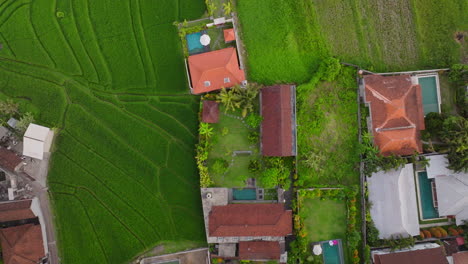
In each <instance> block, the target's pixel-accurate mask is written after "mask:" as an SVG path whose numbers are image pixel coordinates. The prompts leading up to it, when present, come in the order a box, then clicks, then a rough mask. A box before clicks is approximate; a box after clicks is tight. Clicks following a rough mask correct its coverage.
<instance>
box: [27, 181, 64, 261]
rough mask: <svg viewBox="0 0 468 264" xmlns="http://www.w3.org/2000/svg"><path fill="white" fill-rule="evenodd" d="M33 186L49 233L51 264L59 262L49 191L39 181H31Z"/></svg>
mask: <svg viewBox="0 0 468 264" xmlns="http://www.w3.org/2000/svg"><path fill="white" fill-rule="evenodd" d="M31 187H32V188H33V192H34V194H35V195H36V197H37V198H38V199H39V204H40V206H41V211H42V216H43V220H44V221H43V223H41V224H42V225H44V227H45V230H46V234H47V245H48V247H49V264H59V263H60V262H59V259H58V250H57V243H56V240H55V229H54V223H53V214H52V212H51V210H50V200H49V193H48V191H47V188H46V187H43V186H41V185H40V184H39V183H37V182H31Z"/></svg>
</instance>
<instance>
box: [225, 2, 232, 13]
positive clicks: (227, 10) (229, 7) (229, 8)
mask: <svg viewBox="0 0 468 264" xmlns="http://www.w3.org/2000/svg"><path fill="white" fill-rule="evenodd" d="M223 9H224V15H226V16H228V15H229V14H231V12H232V3H231V1H228V2H227V3H223Z"/></svg>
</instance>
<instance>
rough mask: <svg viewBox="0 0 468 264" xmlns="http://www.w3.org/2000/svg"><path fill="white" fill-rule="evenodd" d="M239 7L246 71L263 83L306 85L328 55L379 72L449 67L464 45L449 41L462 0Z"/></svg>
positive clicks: (276, 2) (243, 1)
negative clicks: (245, 53) (247, 68)
mask: <svg viewBox="0 0 468 264" xmlns="http://www.w3.org/2000/svg"><path fill="white" fill-rule="evenodd" d="M237 11H238V13H239V19H240V22H241V25H242V29H243V35H242V38H243V40H244V44H245V46H246V51H247V65H248V67H249V77H250V79H252V80H253V81H257V82H261V83H265V84H271V83H275V82H286V83H287V82H294V83H304V82H306V81H308V80H309V79H310V78H311V77H312V75H313V73H314V71H315V70H316V69H317V67H318V65H319V62H320V61H321V59H322V58H324V57H328V56H335V57H338V58H339V59H340V60H342V61H345V62H348V63H354V64H359V65H360V66H361V67H365V68H367V69H369V70H375V71H378V72H383V71H399V70H417V69H427V68H438V67H447V66H450V65H451V64H453V63H457V62H459V61H460V59H461V57H462V56H463V55H462V53H463V50H465V51H466V50H467V46H466V42H465V44H462V43H458V42H457V41H456V40H455V35H456V33H457V32H465V35H466V31H467V30H468V20H467V19H466V14H467V13H468V2H467V1H465V0H447V1H437V0H411V1H406V0H396V1H390V2H389V1H385V0H350V1H344V0H327V1H322V0H297V1H288V0H271V1H257V0H238V7H237ZM465 38H466V36H465ZM465 53H466V52H465ZM465 59H466V58H465Z"/></svg>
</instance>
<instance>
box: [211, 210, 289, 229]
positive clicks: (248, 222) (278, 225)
mask: <svg viewBox="0 0 468 264" xmlns="http://www.w3.org/2000/svg"><path fill="white" fill-rule="evenodd" d="M208 231H209V236H210V237H229V236H235V237H238V236H252V237H255V236H281V237H282V236H287V235H289V234H291V233H292V212H291V211H290V210H288V211H286V210H285V209H284V205H283V204H228V205H224V206H213V207H212V209H211V212H210V215H209V227H208Z"/></svg>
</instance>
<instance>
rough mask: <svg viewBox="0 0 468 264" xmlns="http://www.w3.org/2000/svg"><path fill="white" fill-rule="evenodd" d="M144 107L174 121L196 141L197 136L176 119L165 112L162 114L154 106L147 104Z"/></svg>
mask: <svg viewBox="0 0 468 264" xmlns="http://www.w3.org/2000/svg"><path fill="white" fill-rule="evenodd" d="M146 105H147V106H149V107H150V108H152V109H154V110H155V111H156V112H158V113H161V114H163V115H165V116H167V117H169V118H171V119H172V120H174V121H175V122H176V123H177V124H179V125H180V126H181V127H183V128H184V129H185V130H186V131H187V132H188V133H189V134H190V135H192V136H193V138H194V139H197V136H196V135H195V133H193V132H192V131H190V129H189V128H188V127H186V126H185V125H184V124H183V123H181V122H180V121H179V120H177V118H175V117H173V116H172V115H170V114H168V113H166V112H163V111H161V110H159V109H158V108H156V107H155V106H154V105H151V104H148V103H147V104H146Z"/></svg>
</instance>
